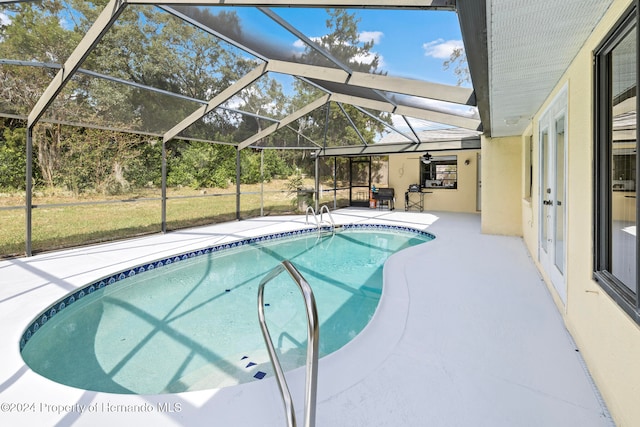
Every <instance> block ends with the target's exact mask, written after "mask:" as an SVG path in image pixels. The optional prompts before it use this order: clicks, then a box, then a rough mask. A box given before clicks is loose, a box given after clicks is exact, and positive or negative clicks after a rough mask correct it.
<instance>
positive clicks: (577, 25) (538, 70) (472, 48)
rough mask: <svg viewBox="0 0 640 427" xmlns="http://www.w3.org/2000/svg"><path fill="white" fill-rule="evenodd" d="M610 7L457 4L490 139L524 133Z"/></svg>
mask: <svg viewBox="0 0 640 427" xmlns="http://www.w3.org/2000/svg"><path fill="white" fill-rule="evenodd" d="M611 3H612V0H563V1H557V0H538V1H535V2H532V1H530V0H458V1H457V11H458V16H459V20H460V27H461V31H462V37H463V42H464V45H465V52H466V54H467V60H468V64H469V71H470V73H471V78H472V81H473V87H474V89H475V91H476V97H477V103H478V109H479V114H480V118H481V120H482V123H483V130H484V132H485V135H487V136H493V137H501V136H509V135H521V134H522V133H523V132H524V131H525V129H526V127H527V126H528V125H529V123H530V122H531V120H532V118H533V116H534V115H535V114H536V113H537V112H538V111H539V110H540V108H541V106H542V104H543V103H544V102H545V100H546V99H547V98H548V97H549V95H550V94H551V92H552V91H553V89H554V87H555V86H556V85H557V84H558V83H559V82H560V79H561V78H562V75H563V74H564V73H565V72H566V70H567V68H568V67H569V65H570V64H571V62H572V61H573V59H574V58H575V56H576V55H577V53H578V52H579V51H580V49H581V48H582V47H583V46H584V43H585V41H586V39H587V38H588V37H589V35H590V34H591V33H592V31H593V29H594V28H595V26H596V25H597V24H598V22H599V21H600V19H601V18H602V16H603V15H604V13H605V12H606V11H607V9H608V8H609V6H610V5H611ZM585 72H588V70H585Z"/></svg>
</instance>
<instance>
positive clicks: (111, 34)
mask: <svg viewBox="0 0 640 427" xmlns="http://www.w3.org/2000/svg"><path fill="white" fill-rule="evenodd" d="M178 3H181V2H176V1H175V0H174V1H173V2H162V1H147V0H138V1H123V0H119V1H118V0H111V1H106V0H94V1H92V2H88V1H83V0H67V1H62V0H46V1H22V2H15V1H9V2H7V1H0V25H2V33H0V34H1V35H2V37H3V39H2V40H0V41H1V42H2V43H0V47H2V50H1V51H0V75H1V79H0V88H1V90H2V97H0V115H3V116H9V117H18V118H24V119H27V120H28V124H29V125H35V124H37V123H38V122H39V121H47V122H55V123H67V124H74V125H79V126H89V127H99V128H105V129H114V130H122V131H127V132H135V133H145V134H151V135H157V136H160V137H162V138H163V139H164V140H165V141H168V140H171V139H174V138H179V139H194V140H204V141H211V142H216V143H224V144H232V145H235V146H237V147H238V148H240V149H242V148H245V147H255V148H300V149H310V150H316V151H318V152H319V153H320V154H321V155H323V154H325V155H331V154H336V155H338V154H340V155H349V154H357V153H367V152H371V153H374V152H375V153H384V152H394V151H399V150H403V151H404V150H410V149H416V150H417V149H425V148H428V147H429V146H428V144H434V145H433V147H436V146H437V144H438V143H442V141H448V142H449V143H448V144H446V147H448V148H451V147H453V148H455V147H466V146H477V147H479V142H478V135H479V131H480V130H481V123H480V118H479V114H478V111H477V108H476V106H475V105H476V98H475V95H474V92H473V89H472V88H470V87H464V86H456V85H447V84H442V83H437V82H430V81H427V80H425V79H423V78H422V76H420V75H411V76H407V75H406V74H405V73H403V70H402V69H397V67H396V68H394V69H387V68H386V67H385V64H384V63H382V62H383V61H382V56H381V55H379V54H377V53H376V50H375V41H372V40H374V39H375V37H374V36H373V35H372V38H371V40H365V39H364V38H363V37H361V36H362V29H358V28H357V24H358V23H359V22H360V20H361V19H362V17H363V16H364V15H365V14H366V17H367V20H368V22H376V20H377V21H378V22H380V21H391V22H394V23H395V25H397V26H399V28H401V29H402V30H403V32H399V33H398V34H399V35H398V36H397V37H400V38H402V40H401V43H402V44H403V45H407V51H408V52H415V51H417V50H419V49H417V50H416V49H414V50H411V49H408V47H409V45H411V44H422V43H424V42H425V41H426V40H425V39H424V38H423V37H421V36H420V35H421V33H422V32H423V31H424V28H422V27H423V26H422V25H415V24H414V27H415V28H414V27H410V28H402V27H403V26H406V25H409V23H415V22H420V21H421V19H420V18H419V17H420V16H421V15H424V16H425V20H424V22H427V19H426V16H427V14H441V15H440V16H443V17H444V16H449V15H451V14H454V16H455V2H454V1H452V0H432V1H416V0H397V1H376V0H369V1H367V2H366V3H365V2H358V1H349V0H346V1H344V0H343V1H315V0H299V1H270V2H253V1H250V0H219V1H206V0H201V1H198V0H190V1H189V2H188V5H185V4H178ZM185 3H186V2H185ZM409 16H410V17H411V19H408V18H409ZM417 17H418V19H416V18H417ZM310 22H314V23H316V24H317V25H315V26H311V25H309V23H310ZM310 28H313V30H310ZM302 29H307V30H306V31H307V33H304V32H303V31H302ZM365 30H366V29H365ZM310 31H313V32H310ZM407 34H409V35H410V36H407ZM390 36H391V35H388V34H385V37H390ZM7 41H9V43H5V42H7ZM416 59H417V58H416V57H411V55H409V56H408V57H405V58H403V59H402V60H403V61H406V63H407V64H408V63H410V62H411V61H415V60H416ZM452 141H453V142H454V143H453V145H452V143H451V142H452ZM425 144H427V145H425ZM465 144H467V145H465ZM469 144H471V145H469ZM474 144H475V145H474ZM382 147H384V148H382Z"/></svg>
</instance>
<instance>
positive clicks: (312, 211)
mask: <svg viewBox="0 0 640 427" xmlns="http://www.w3.org/2000/svg"><path fill="white" fill-rule="evenodd" d="M309 211H311V216H312V217H313V220H314V221H315V222H316V227H318V230H319V229H320V223H319V222H318V217H317V216H316V211H315V210H314V209H313V206H307V212H306V214H305V216H304V223H305V224H309Z"/></svg>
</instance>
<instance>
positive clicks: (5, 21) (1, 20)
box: [0, 13, 11, 25]
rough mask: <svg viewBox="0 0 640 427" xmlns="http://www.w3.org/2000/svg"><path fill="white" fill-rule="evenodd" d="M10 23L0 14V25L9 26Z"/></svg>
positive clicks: (6, 17) (5, 16)
mask: <svg viewBox="0 0 640 427" xmlns="http://www.w3.org/2000/svg"><path fill="white" fill-rule="evenodd" d="M10 23H11V18H9V16H8V15H7V14H5V13H0V25H9V24H10Z"/></svg>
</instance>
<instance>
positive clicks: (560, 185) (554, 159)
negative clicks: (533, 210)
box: [538, 88, 567, 304]
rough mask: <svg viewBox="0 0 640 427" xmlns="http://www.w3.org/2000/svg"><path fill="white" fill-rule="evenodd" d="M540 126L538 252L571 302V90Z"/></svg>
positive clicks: (564, 298) (562, 296) (558, 99)
mask: <svg viewBox="0 0 640 427" xmlns="http://www.w3.org/2000/svg"><path fill="white" fill-rule="evenodd" d="M538 125H539V129H540V169H539V170H540V191H539V206H540V212H539V213H540V216H539V218H540V222H539V224H540V226H539V239H538V241H539V248H538V256H539V260H540V264H541V265H542V268H543V269H544V270H545V272H546V273H547V275H548V276H549V278H550V279H551V282H552V284H553V287H554V288H555V290H556V291H557V292H558V295H559V296H560V299H561V300H562V302H563V303H565V304H566V302H567V287H566V281H565V277H564V273H565V264H566V248H565V241H566V192H567V190H566V149H567V92H566V88H565V90H563V91H562V92H561V93H560V95H558V96H557V97H556V99H555V100H554V102H553V103H552V104H551V106H550V107H549V109H548V110H547V111H546V112H545V113H544V114H543V115H542V117H541V118H540V121H539V123H538Z"/></svg>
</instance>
